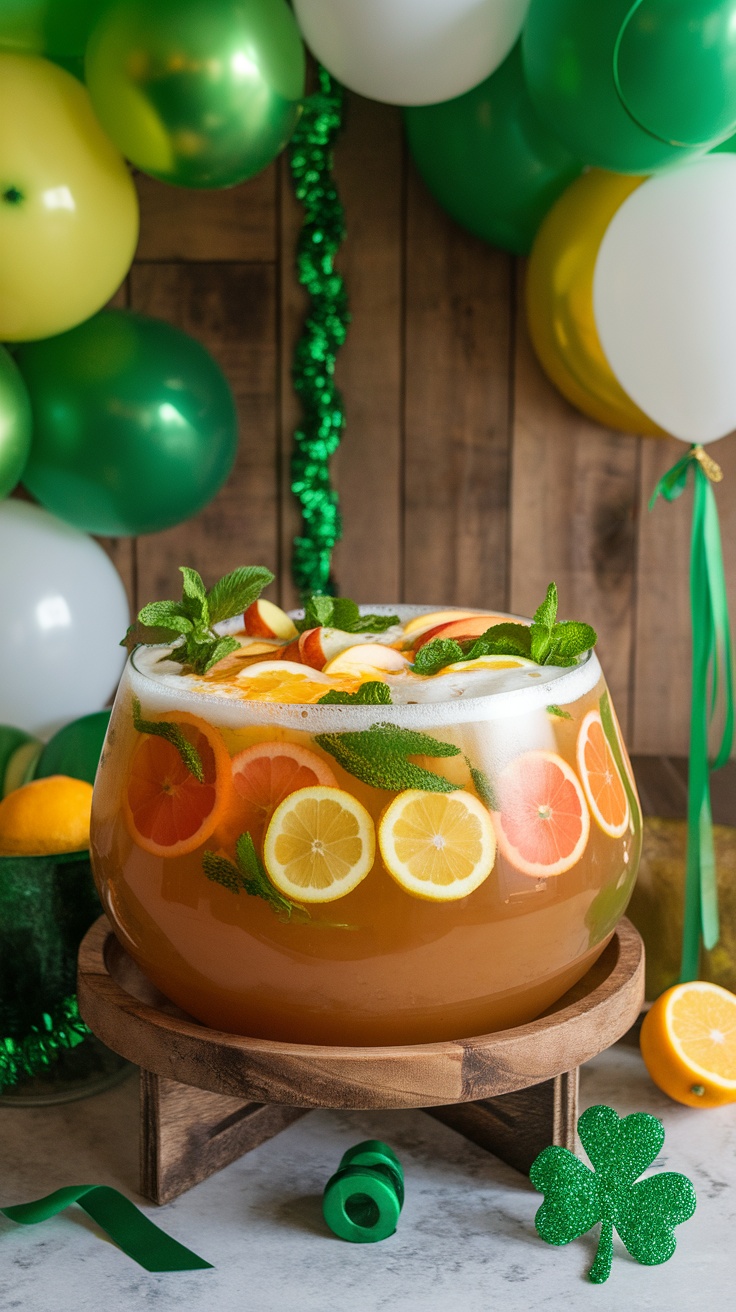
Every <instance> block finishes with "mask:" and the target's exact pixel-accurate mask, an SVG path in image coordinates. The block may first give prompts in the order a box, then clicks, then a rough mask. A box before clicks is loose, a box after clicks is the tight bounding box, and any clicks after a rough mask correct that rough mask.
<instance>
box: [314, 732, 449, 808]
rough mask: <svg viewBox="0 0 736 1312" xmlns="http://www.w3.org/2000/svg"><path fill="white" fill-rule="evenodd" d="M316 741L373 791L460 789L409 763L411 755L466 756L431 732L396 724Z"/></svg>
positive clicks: (440, 776) (443, 790)
mask: <svg viewBox="0 0 736 1312" xmlns="http://www.w3.org/2000/svg"><path fill="white" fill-rule="evenodd" d="M314 741H315V743H316V744H317V746H318V747H321V748H322V751H323V752H327V754H328V755H329V756H332V757H334V759H335V760H336V761H337V763H338V765H341V766H342V768H343V770H346V771H347V773H348V774H351V775H353V776H354V777H355V778H356V779H360V781H361V782H362V783H364V784H370V785H371V787H372V788H386V789H390V790H391V791H392V792H399V791H400V790H401V789H404V788H418V789H421V790H422V791H424V792H428V793H451V792H454V791H455V790H456V789H457V788H459V784H453V783H451V782H450V780H449V779H444V778H443V777H442V775H439V774H433V773H432V771H431V770H425V769H424V767H423V766H420V765H414V764H412V762H411V761H409V760H407V757H409V756H429V757H443V756H461V755H462V753H461V751H460V748H459V747H456V746H455V744H454V743H443V742H440V741H439V740H438V739H437V738H432V737H431V736H430V735H429V734H427V733H417V732H415V730H413V729H402V728H400V727H399V726H398V725H396V724H373V725H371V727H370V729H364V730H363V731H362V732H361V733H321V734H318V735H317V737H316V738H315V740H314Z"/></svg>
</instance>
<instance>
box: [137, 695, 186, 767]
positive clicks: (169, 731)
mask: <svg viewBox="0 0 736 1312" xmlns="http://www.w3.org/2000/svg"><path fill="white" fill-rule="evenodd" d="M133 728H134V729H135V731H136V733H145V734H148V735H149V737H152V738H164V739H165V740H166V742H167V743H171V746H172V747H174V748H175V750H176V751H177V752H178V753H179V756H180V757H181V760H182V764H183V765H184V766H185V767H186V769H187V770H188V771H189V773H190V774H193V775H194V778H195V779H197V780H198V782H199V783H201V784H202V783H204V766H203V765H202V760H201V758H200V755H199V752H198V751H197V749H196V747H195V746H194V744H193V742H192V741H191V738H190V737H188V736H187V735H186V734H185V733H184V731H183V730H182V729H180V728H179V725H178V724H177V723H176V721H175V720H172V719H170V718H169V717H168V716H162V717H161V719H159V720H144V719H143V716H142V715H141V704H140V702H139V701H138V698H137V697H134V698H133Z"/></svg>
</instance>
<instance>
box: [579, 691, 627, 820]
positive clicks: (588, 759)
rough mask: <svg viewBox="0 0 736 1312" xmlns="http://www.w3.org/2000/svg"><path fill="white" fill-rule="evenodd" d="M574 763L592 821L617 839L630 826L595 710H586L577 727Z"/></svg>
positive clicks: (618, 778) (620, 784) (619, 781)
mask: <svg viewBox="0 0 736 1312" xmlns="http://www.w3.org/2000/svg"><path fill="white" fill-rule="evenodd" d="M577 762H578V770H579V772H580V779H581V782H582V785H583V788H584V789H585V796H586V797H587V799H588V805H589V806H590V809H591V812H592V814H593V818H594V820H595V821H596V822H597V824H598V825H600V827H601V829H602V830H603V832H604V833H606V834H609V835H610V837H611V838H620V837H621V835H622V834H624V833H625V832H626V830H627V828H628V825H629V819H630V812H629V803H628V799H627V797H626V789H625V787H624V785H623V781H622V779H621V776H620V774H619V772H618V768H617V766H616V762H615V760H614V758H613V752H612V751H611V749H610V747H609V746H608V742H607V740H606V735H605V733H604V731H603V723H602V721H601V717H600V714H599V713H598V711H588V714H587V715H586V716H585V718H584V719H583V722H582V724H581V726H580V730H579V732H578V742H577Z"/></svg>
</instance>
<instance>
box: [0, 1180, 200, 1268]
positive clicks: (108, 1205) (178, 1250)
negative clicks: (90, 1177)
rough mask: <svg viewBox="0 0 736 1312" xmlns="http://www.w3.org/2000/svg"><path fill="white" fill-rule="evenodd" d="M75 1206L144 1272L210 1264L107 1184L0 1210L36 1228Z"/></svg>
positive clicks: (82, 1186)
mask: <svg viewBox="0 0 736 1312" xmlns="http://www.w3.org/2000/svg"><path fill="white" fill-rule="evenodd" d="M72 1203H78V1204H79V1206H80V1207H82V1208H84V1211H85V1212H87V1214H88V1215H89V1216H91V1217H92V1220H93V1221H96V1222H97V1224H98V1225H99V1226H100V1227H101V1228H102V1229H103V1230H104V1231H105V1233H106V1234H108V1235H109V1236H110V1238H111V1239H112V1240H113V1241H114V1243H116V1244H117V1246H118V1248H122V1250H123V1252H124V1253H127V1255H128V1257H131V1258H132V1259H133V1261H134V1262H137V1263H138V1265H139V1266H142V1267H143V1268H144V1270H145V1271H199V1270H203V1269H204V1268H209V1269H211V1267H212V1263H211V1262H205V1260H204V1258H202V1257H197V1254H196V1253H192V1252H191V1250H190V1249H188V1248H185V1247H184V1245H183V1244H180V1243H178V1241H177V1240H176V1239H172V1238H171V1236H170V1235H167V1234H164V1232H163V1230H159V1228H158V1226H157V1225H154V1223H153V1221H149V1219H148V1217H147V1216H144V1215H143V1213H142V1212H140V1211H139V1210H138V1208H137V1207H136V1206H135V1204H134V1203H131V1201H130V1199H129V1198H126V1197H125V1196H124V1194H121V1193H118V1191H117V1189H111V1188H110V1187H109V1185H105V1184H100V1185H95V1184H77V1185H69V1186H68V1187H67V1188H66V1189H57V1190H56V1191H55V1192H54V1193H52V1194H47V1195H46V1197H45V1198H37V1199H36V1201H35V1202H32V1203H20V1204H18V1205H17V1206H15V1207H0V1212H2V1214H3V1216H7V1217H8V1219H9V1220H10V1221H16V1222H17V1223H18V1225H36V1224H37V1222H39V1221H48V1220H49V1218H50V1217H52V1216H57V1215H58V1213H59V1212H63V1211H64V1208H65V1207H71V1205H72Z"/></svg>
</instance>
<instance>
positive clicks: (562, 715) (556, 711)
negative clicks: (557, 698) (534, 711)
mask: <svg viewBox="0 0 736 1312" xmlns="http://www.w3.org/2000/svg"><path fill="white" fill-rule="evenodd" d="M547 714H548V715H556V716H557V718H558V720H571V719H572V716H571V714H570V712H569V711H563V710H562V708H561V707H560V706H548V707H547Z"/></svg>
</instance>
